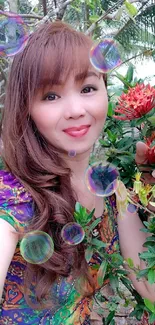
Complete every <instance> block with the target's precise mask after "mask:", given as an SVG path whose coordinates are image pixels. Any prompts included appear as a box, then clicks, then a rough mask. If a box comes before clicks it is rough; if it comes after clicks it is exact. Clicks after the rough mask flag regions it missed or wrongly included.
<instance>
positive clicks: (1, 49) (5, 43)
mask: <svg viewBox="0 0 155 325" xmlns="http://www.w3.org/2000/svg"><path fill="white" fill-rule="evenodd" d="M28 37H29V32H28V28H27V26H26V24H25V23H24V21H23V19H22V17H20V16H19V15H17V14H15V13H12V12H4V11H1V10H0V56H13V55H15V54H17V53H19V52H20V51H22V50H23V49H24V47H25V46H26V44H27V41H28Z"/></svg>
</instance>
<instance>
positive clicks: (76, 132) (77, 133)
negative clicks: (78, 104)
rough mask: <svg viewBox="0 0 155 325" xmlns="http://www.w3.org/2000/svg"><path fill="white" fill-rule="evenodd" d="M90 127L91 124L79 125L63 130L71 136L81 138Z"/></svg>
mask: <svg viewBox="0 0 155 325" xmlns="http://www.w3.org/2000/svg"><path fill="white" fill-rule="evenodd" d="M89 127H90V125H81V126H79V127H72V128H68V129H65V130H63V131H64V132H65V133H67V134H68V135H70V136H71V137H74V138H80V137H82V136H84V135H85V134H86V133H87V132H88V130H89Z"/></svg>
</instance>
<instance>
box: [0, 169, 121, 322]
mask: <svg viewBox="0 0 155 325" xmlns="http://www.w3.org/2000/svg"><path fill="white" fill-rule="evenodd" d="M105 201H106V208H105V210H104V213H103V216H102V221H101V223H100V225H99V228H98V229H99V232H100V237H101V239H102V240H103V241H104V242H107V243H109V245H108V248H107V252H108V253H109V254H110V253H112V252H114V251H117V250H118V249H119V247H118V233H117V224H116V216H117V209H116V203H115V196H111V197H109V198H107V199H106V200H105ZM0 218H2V219H4V220H6V221H7V222H9V223H10V224H11V225H12V226H13V227H14V228H15V229H16V230H17V229H18V230H20V231H21V230H22V229H24V227H25V226H26V224H27V223H28V222H29V221H30V220H31V219H32V218H33V200H32V197H31V195H30V194H29V193H28V192H27V191H26V189H25V188H24V186H23V185H22V184H21V183H20V182H19V181H18V180H17V179H16V178H15V177H14V175H12V174H11V173H9V172H7V171H5V170H1V171H0ZM101 262H102V261H101V258H99V257H98V256H93V258H92V260H91V261H90V263H89V266H90V270H91V272H92V274H93V276H94V279H95V278H97V271H96V270H97V268H96V267H95V266H96V265H97V264H98V265H100V264H101ZM25 269H26V261H25V260H24V259H23V258H22V256H21V254H20V247H19V243H18V244H17V247H16V250H15V253H14V256H13V259H12V261H11V264H10V266H9V269H8V272H7V276H6V280H5V285H4V291H3V300H4V301H3V304H2V309H1V312H0V325H24V324H29V325H30V324H33V325H72V324H74V325H90V314H91V311H92V307H93V301H92V300H93V299H92V298H90V297H89V298H88V297H82V296H81V295H80V294H79V293H78V292H77V290H76V288H75V286H74V281H73V279H72V276H69V277H68V278H63V277H61V278H59V281H56V282H55V283H54V284H53V285H52V287H51V293H52V297H53V301H54V308H51V309H50V310H49V309H46V310H41V311H40V310H34V309H32V308H30V306H29V305H28V304H27V303H26V301H25V298H24V288H23V281H24V271H25ZM32 291H33V287H32Z"/></svg>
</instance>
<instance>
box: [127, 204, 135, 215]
mask: <svg viewBox="0 0 155 325" xmlns="http://www.w3.org/2000/svg"><path fill="white" fill-rule="evenodd" d="M127 211H128V212H130V213H135V212H136V211H137V206H136V205H134V204H132V203H129V204H128V206H127Z"/></svg>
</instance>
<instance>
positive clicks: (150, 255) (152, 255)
mask: <svg viewBox="0 0 155 325" xmlns="http://www.w3.org/2000/svg"><path fill="white" fill-rule="evenodd" d="M139 256H140V258H142V259H147V258H155V252H154V253H149V252H143V253H140V254H139Z"/></svg>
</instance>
